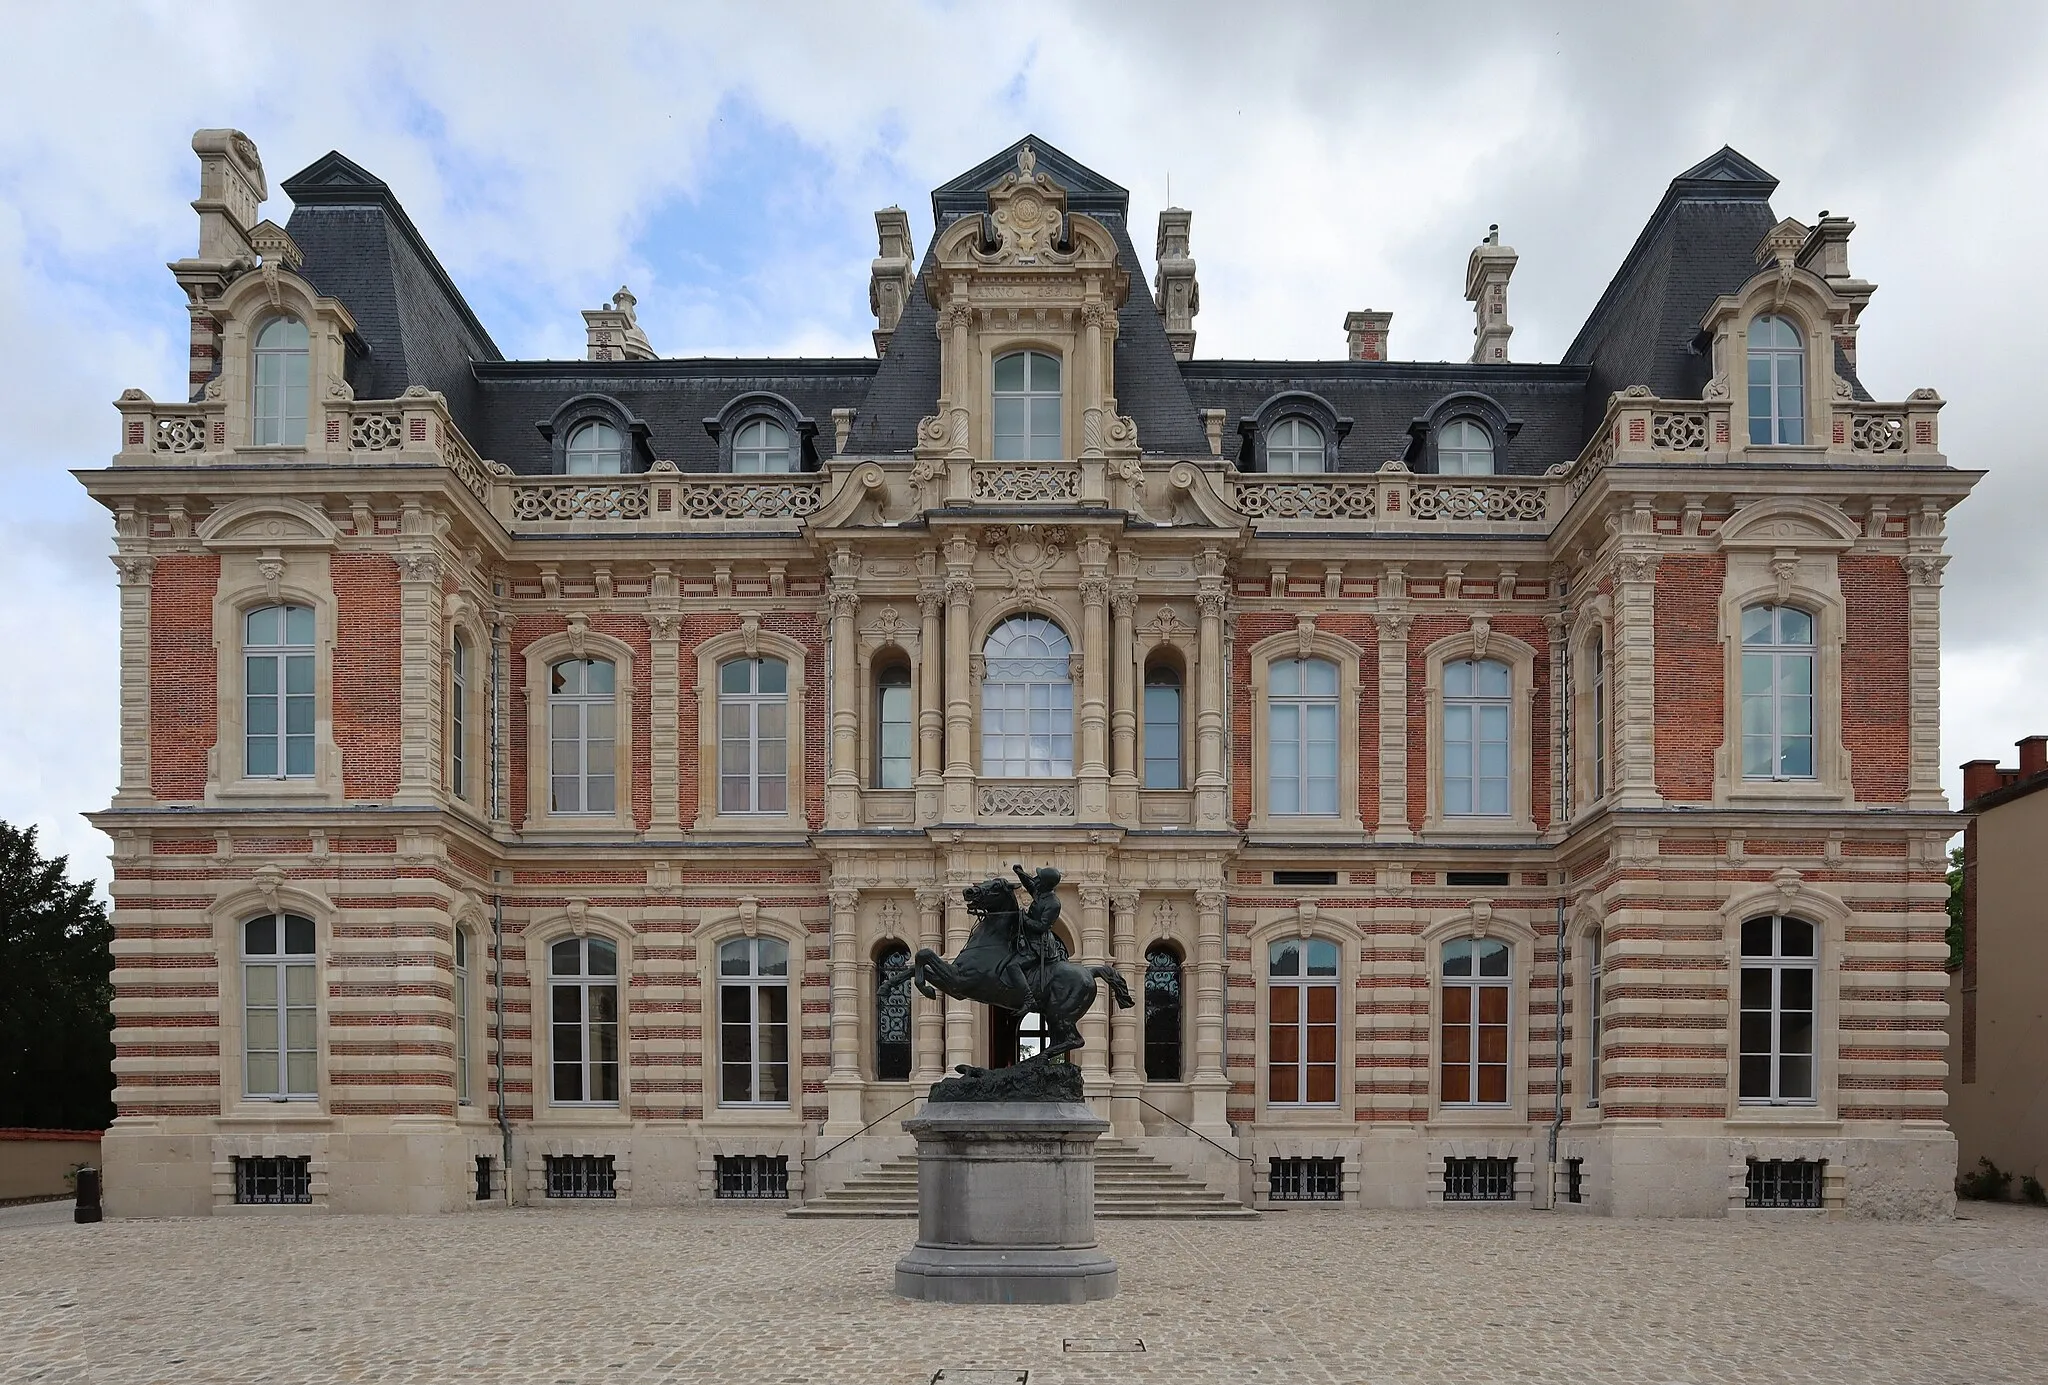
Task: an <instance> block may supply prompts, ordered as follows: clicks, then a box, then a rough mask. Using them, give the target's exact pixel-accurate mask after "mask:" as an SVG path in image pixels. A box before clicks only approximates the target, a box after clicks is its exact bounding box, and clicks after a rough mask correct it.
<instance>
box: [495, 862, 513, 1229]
mask: <svg viewBox="0 0 2048 1385" xmlns="http://www.w3.org/2000/svg"><path fill="white" fill-rule="evenodd" d="M494 873H495V872H494ZM491 951H492V952H493V953H494V954H495V959H494V960H495V961H496V966H495V967H493V969H492V970H493V971H494V972H495V973H496V975H497V980H498V987H497V990H498V995H497V1004H496V1007H495V1008H496V1010H497V1040H498V1041H497V1043H496V1044H495V1045H493V1047H495V1048H496V1050H497V1054H496V1057H497V1065H498V1139H499V1141H500V1143H501V1144H502V1145H503V1146H504V1159H505V1166H504V1167H505V1205H506V1206H507V1207H510V1206H511V1205H512V1122H511V1121H510V1120H509V1119H508V1118H507V1117H506V1115H505V900H504V897H503V896H502V895H498V894H495V893H494V894H492V896H491Z"/></svg>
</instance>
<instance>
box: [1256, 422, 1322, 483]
mask: <svg viewBox="0 0 2048 1385" xmlns="http://www.w3.org/2000/svg"><path fill="white" fill-rule="evenodd" d="M1328 469H1329V457H1328V455H1327V454H1326V453H1325V452H1324V450H1323V430H1322V429H1320V428H1318V427H1316V426H1315V424H1313V423H1310V422H1309V421H1308V420H1307V419H1305V418H1283V419H1281V420H1280V421H1279V422H1278V423H1276V424H1274V425H1273V426H1272V427H1271V428H1269V429H1267V430H1266V470H1267V471H1269V472H1272V473H1273V474H1275V475H1280V476H1286V475H1299V474H1301V473H1302V472H1315V471H1327V470H1328Z"/></svg>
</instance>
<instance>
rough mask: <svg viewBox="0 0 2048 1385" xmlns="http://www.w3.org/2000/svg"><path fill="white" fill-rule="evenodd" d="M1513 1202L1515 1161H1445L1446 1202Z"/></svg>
mask: <svg viewBox="0 0 2048 1385" xmlns="http://www.w3.org/2000/svg"><path fill="white" fill-rule="evenodd" d="M1514 1200H1515V1161H1514V1160H1512V1159H1446V1160H1444V1201H1445V1202H1513V1201H1514Z"/></svg>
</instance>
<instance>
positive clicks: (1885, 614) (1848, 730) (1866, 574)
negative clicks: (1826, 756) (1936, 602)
mask: <svg viewBox="0 0 2048 1385" xmlns="http://www.w3.org/2000/svg"><path fill="white" fill-rule="evenodd" d="M1838 567H1839V570H1840V572H1841V577H1842V596H1843V599H1844V600H1845V601H1846V602H1847V604H1848V608H1849V609H1848V639H1847V641H1846V642H1845V644H1844V646H1843V649H1842V743H1843V745H1844V746H1845V747H1846V748H1847V749H1848V751H1849V770H1850V774H1851V776H1852V777H1853V778H1854V780H1855V784H1856V800H1857V802H1859V803H1899V802H1903V801H1904V799H1905V797H1906V771H1907V761H1908V759H1909V758H1910V756H1911V752H1912V735H1911V727H1910V726H1909V724H1908V723H1909V718H1910V715H1911V713H1910V709H1909V707H1908V705H1907V704H1908V688H1907V664H1908V662H1909V661H1908V658H1907V649H1906V646H1907V640H1908V629H1907V618H1906V570H1905V568H1904V567H1903V566H1901V565H1900V563H1899V560H1898V559H1897V558H1888V557H1869V558H1853V557H1847V556H1845V557H1843V558H1841V559H1840V560H1839V562H1838Z"/></svg>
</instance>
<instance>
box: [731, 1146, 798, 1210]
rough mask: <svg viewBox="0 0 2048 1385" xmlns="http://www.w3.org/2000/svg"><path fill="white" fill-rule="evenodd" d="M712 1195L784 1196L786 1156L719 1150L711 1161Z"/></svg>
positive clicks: (787, 1183) (740, 1196)
mask: <svg viewBox="0 0 2048 1385" xmlns="http://www.w3.org/2000/svg"><path fill="white" fill-rule="evenodd" d="M713 1164H714V1167H715V1170H716V1173H717V1189H716V1193H715V1195H716V1196H718V1197H721V1198H740V1199H751V1198H786V1197H788V1196H789V1156H787V1155H784V1154H721V1155H719V1156H717V1157H716V1159H715V1160H714V1161H713Z"/></svg>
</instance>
